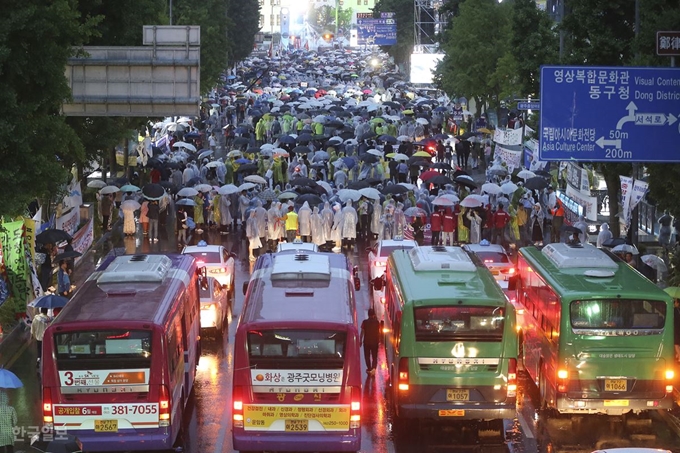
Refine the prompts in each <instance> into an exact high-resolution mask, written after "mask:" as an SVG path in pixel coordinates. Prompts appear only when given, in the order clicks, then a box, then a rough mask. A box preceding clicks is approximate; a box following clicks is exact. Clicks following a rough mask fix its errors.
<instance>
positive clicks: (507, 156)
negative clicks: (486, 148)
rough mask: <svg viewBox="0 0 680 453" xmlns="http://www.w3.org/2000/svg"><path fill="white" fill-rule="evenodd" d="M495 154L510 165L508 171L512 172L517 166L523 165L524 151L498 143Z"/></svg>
mask: <svg viewBox="0 0 680 453" xmlns="http://www.w3.org/2000/svg"><path fill="white" fill-rule="evenodd" d="M494 156H495V157H498V158H500V159H501V161H502V162H504V163H505V165H507V166H508V172H510V173H512V171H513V170H514V169H515V168H520V167H521V166H522V151H513V150H510V149H507V148H504V147H502V146H500V145H496V149H495V150H494Z"/></svg>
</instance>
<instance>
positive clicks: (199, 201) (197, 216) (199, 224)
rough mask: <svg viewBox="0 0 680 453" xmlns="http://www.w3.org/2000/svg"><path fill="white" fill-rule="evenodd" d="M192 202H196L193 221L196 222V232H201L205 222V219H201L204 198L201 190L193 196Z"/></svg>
mask: <svg viewBox="0 0 680 453" xmlns="http://www.w3.org/2000/svg"><path fill="white" fill-rule="evenodd" d="M194 203H196V206H194V223H195V224H196V232H197V233H202V232H203V224H204V223H205V220H204V219H203V204H205V198H203V194H202V193H201V192H199V193H198V195H196V196H195V197H194Z"/></svg>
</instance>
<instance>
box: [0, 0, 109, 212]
mask: <svg viewBox="0 0 680 453" xmlns="http://www.w3.org/2000/svg"><path fill="white" fill-rule="evenodd" d="M11 3H12V4H11V5H10V7H8V8H6V9H5V11H4V13H3V14H2V17H1V18H0V74H2V78H1V79H0V80H1V82H0V162H2V165H0V186H1V187H4V188H5V190H7V191H8V194H9V193H11V195H9V196H4V197H0V215H10V216H11V215H16V214H19V213H22V212H23V211H24V210H25V207H26V205H27V203H28V202H30V201H31V199H33V198H35V197H44V196H47V195H49V194H51V193H55V192H57V190H58V188H59V186H61V185H62V184H63V183H65V182H66V181H67V180H68V170H67V168H64V166H62V165H61V163H60V161H61V162H69V161H73V160H76V159H82V158H83V157H84V149H83V146H82V143H81V142H80V140H79V138H78V137H77V136H76V134H75V133H74V131H73V129H72V128H70V127H69V126H68V125H67V124H66V122H65V119H64V117H63V116H60V115H59V111H60V108H61V105H62V103H63V102H64V101H65V100H66V99H68V98H69V97H70V95H71V93H70V90H69V87H68V84H67V83H66V78H65V77H64V68H65V67H66V62H67V59H68V58H69V57H70V56H72V55H73V46H76V47H79V46H82V45H83V44H85V43H87V42H88V41H89V40H90V39H91V37H92V36H94V35H95V34H96V27H97V25H98V24H99V23H100V22H101V20H102V18H101V17H99V16H96V17H93V16H89V17H88V16H82V15H81V14H80V13H79V11H78V9H77V6H78V4H77V2H76V1H75V0H52V1H50V2H45V1H44V0H24V1H21V2H19V1H13V2H11Z"/></svg>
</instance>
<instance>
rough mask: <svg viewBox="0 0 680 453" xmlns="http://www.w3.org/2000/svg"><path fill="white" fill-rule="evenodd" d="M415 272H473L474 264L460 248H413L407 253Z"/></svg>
mask: <svg viewBox="0 0 680 453" xmlns="http://www.w3.org/2000/svg"><path fill="white" fill-rule="evenodd" d="M408 254H409V257H410V258H411V264H412V265H413V270H415V271H442V270H446V271H459V272H474V271H475V270H476V266H475V263H473V262H472V260H471V259H470V257H469V256H468V254H467V253H465V251H464V250H463V249H461V248H460V247H444V246H437V247H414V248H412V249H411V250H409V252H408Z"/></svg>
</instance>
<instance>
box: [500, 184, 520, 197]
mask: <svg viewBox="0 0 680 453" xmlns="http://www.w3.org/2000/svg"><path fill="white" fill-rule="evenodd" d="M517 189H518V187H517V184H515V183H513V182H507V183H505V184H503V185H502V186H501V192H503V193H504V194H506V195H510V194H513V193H515V191H516V190H517Z"/></svg>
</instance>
